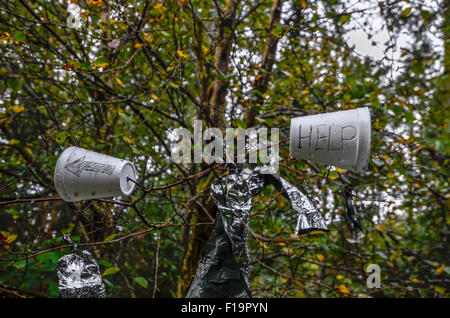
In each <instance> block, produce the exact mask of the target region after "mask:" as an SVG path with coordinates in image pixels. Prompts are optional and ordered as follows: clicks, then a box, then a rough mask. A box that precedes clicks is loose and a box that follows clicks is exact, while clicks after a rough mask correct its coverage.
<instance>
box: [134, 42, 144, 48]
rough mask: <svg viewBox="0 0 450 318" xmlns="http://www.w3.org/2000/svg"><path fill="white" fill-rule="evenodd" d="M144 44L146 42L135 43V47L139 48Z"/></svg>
mask: <svg viewBox="0 0 450 318" xmlns="http://www.w3.org/2000/svg"><path fill="white" fill-rule="evenodd" d="M143 46H144V44H142V43H136V44H135V45H134V48H135V49H139V48H141V47H143Z"/></svg>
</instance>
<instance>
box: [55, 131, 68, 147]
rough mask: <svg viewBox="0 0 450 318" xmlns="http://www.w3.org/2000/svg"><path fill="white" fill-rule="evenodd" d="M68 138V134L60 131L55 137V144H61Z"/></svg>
mask: <svg viewBox="0 0 450 318" xmlns="http://www.w3.org/2000/svg"><path fill="white" fill-rule="evenodd" d="M68 136H69V133H68V132H67V131H61V132H59V133H58V134H57V135H56V142H57V143H58V144H62V143H63V142H64V141H65V140H66V138H67V137H68Z"/></svg>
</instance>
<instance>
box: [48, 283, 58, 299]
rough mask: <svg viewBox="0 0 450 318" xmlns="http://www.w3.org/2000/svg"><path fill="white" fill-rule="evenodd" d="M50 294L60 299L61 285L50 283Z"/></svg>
mask: <svg viewBox="0 0 450 318" xmlns="http://www.w3.org/2000/svg"><path fill="white" fill-rule="evenodd" d="M48 293H49V294H50V296H52V297H58V296H59V285H58V283H50V286H49V287H48Z"/></svg>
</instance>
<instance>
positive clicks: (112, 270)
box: [102, 267, 120, 276]
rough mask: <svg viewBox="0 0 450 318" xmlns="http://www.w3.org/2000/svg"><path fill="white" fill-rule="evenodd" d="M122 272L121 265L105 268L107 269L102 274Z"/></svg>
mask: <svg viewBox="0 0 450 318" xmlns="http://www.w3.org/2000/svg"><path fill="white" fill-rule="evenodd" d="M118 272H120V268H119V267H110V268H107V269H105V271H104V272H103V275H102V276H108V275H113V274H115V273H118Z"/></svg>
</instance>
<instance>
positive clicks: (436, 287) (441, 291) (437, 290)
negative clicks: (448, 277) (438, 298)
mask: <svg viewBox="0 0 450 318" xmlns="http://www.w3.org/2000/svg"><path fill="white" fill-rule="evenodd" d="M434 290H435V291H436V292H438V293H439V294H441V295H444V294H445V288H444V287H439V286H435V287H434Z"/></svg>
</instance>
